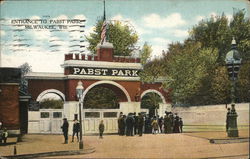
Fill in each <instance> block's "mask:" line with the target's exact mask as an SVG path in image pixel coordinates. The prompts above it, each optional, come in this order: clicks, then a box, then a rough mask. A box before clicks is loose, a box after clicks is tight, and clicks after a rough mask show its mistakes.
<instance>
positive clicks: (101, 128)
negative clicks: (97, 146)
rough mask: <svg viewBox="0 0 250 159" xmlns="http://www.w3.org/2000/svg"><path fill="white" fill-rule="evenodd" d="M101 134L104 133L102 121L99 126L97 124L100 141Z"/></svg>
mask: <svg viewBox="0 0 250 159" xmlns="http://www.w3.org/2000/svg"><path fill="white" fill-rule="evenodd" d="M103 132H104V124H103V120H101V122H100V124H99V135H100V136H99V138H100V139H102V138H103V137H102V135H103Z"/></svg>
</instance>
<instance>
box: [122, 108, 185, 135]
mask: <svg viewBox="0 0 250 159" xmlns="http://www.w3.org/2000/svg"><path fill="white" fill-rule="evenodd" d="M182 128H183V121H182V118H180V117H179V116H178V115H177V113H175V114H173V113H172V112H165V115H164V117H159V116H152V117H150V116H149V114H143V113H138V115H137V114H136V113H128V115H127V116H126V115H124V114H123V113H122V112H121V113H120V115H119V118H118V134H119V135H121V136H122V135H126V136H133V135H137V134H138V135H139V136H142V134H143V133H145V134H149V133H152V134H157V133H166V134H169V133H181V132H183V129H182Z"/></svg>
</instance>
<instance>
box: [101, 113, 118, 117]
mask: <svg viewBox="0 0 250 159" xmlns="http://www.w3.org/2000/svg"><path fill="white" fill-rule="evenodd" d="M103 116H104V118H116V117H117V112H104V113H103Z"/></svg>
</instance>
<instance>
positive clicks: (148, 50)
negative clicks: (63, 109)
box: [140, 42, 153, 66]
mask: <svg viewBox="0 0 250 159" xmlns="http://www.w3.org/2000/svg"><path fill="white" fill-rule="evenodd" d="M152 51H153V49H152V46H150V45H148V43H147V42H145V43H144V45H143V47H142V50H141V52H140V58H141V64H142V65H143V66H144V65H145V64H146V63H147V62H148V61H149V58H150V57H151V54H152Z"/></svg>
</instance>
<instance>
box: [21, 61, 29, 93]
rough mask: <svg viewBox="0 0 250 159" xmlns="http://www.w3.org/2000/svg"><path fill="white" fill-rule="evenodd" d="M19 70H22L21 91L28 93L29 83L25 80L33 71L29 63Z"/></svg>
mask: <svg viewBox="0 0 250 159" xmlns="http://www.w3.org/2000/svg"><path fill="white" fill-rule="evenodd" d="M18 68H20V69H21V84H20V89H21V91H23V92H26V93H27V86H28V81H27V80H26V79H25V78H24V76H25V75H26V74H27V73H29V72H31V71H32V69H31V66H30V65H29V64H28V63H27V62H25V63H24V64H22V65H20V66H19V67H18Z"/></svg>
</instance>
